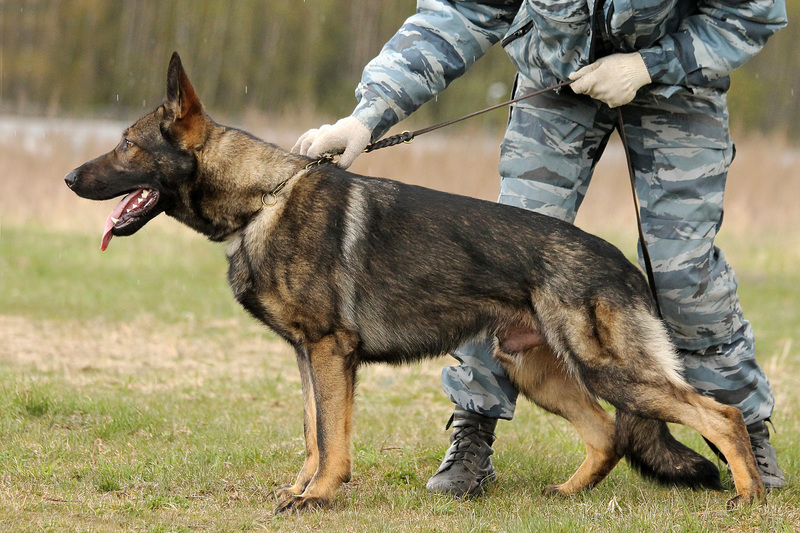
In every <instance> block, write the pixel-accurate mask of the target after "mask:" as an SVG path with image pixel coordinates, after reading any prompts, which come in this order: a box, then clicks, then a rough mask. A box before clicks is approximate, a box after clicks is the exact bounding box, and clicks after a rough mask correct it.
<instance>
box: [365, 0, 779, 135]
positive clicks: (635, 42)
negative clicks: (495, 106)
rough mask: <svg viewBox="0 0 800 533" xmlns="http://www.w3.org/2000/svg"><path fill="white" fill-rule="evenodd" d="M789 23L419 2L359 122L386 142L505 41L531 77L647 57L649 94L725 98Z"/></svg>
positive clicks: (744, 4) (736, 14)
mask: <svg viewBox="0 0 800 533" xmlns="http://www.w3.org/2000/svg"><path fill="white" fill-rule="evenodd" d="M786 21H787V19H786V5H785V0H489V1H482V2H470V1H457V0H456V1H448V0H418V2H417V12H416V13H415V14H414V15H413V16H411V17H410V18H409V19H407V20H406V22H405V23H404V24H403V26H402V27H401V28H400V29H399V30H398V32H397V34H395V36H394V37H392V39H391V40H390V41H389V42H388V43H386V45H385V46H384V47H383V50H381V53H380V54H379V55H378V57H376V58H375V59H373V60H372V61H370V63H369V64H368V65H367V66H366V68H365V69H364V74H363V76H362V80H361V83H360V84H359V85H358V88H357V89H356V98H357V99H358V105H357V106H356V109H355V111H354V112H353V115H354V116H355V117H356V118H358V119H359V120H361V122H363V123H364V124H365V125H367V127H368V128H370V129H371V130H372V132H373V139H377V138H379V137H381V136H382V135H384V134H385V133H386V131H388V129H389V128H390V127H391V126H393V125H394V124H396V123H398V122H400V121H401V120H402V119H404V118H405V117H406V116H408V115H409V114H411V113H412V112H413V111H414V110H416V109H417V108H418V107H419V106H421V105H422V104H423V103H425V102H427V101H428V100H430V99H431V98H432V97H433V96H435V95H436V94H438V93H439V92H441V91H442V90H444V89H445V88H446V87H447V86H448V85H449V84H450V82H452V81H453V80H454V79H455V78H457V77H459V76H461V75H462V74H464V72H466V71H467V69H469V67H470V66H472V64H473V63H475V61H477V60H478V59H479V58H480V57H481V56H482V55H483V54H484V53H486V51H487V50H488V49H489V48H490V47H491V46H492V45H494V44H496V43H498V42H502V46H504V47H505V49H506V51H507V52H508V55H509V57H510V58H511V60H512V62H513V63H514V65H515V66H516V67H517V69H518V70H519V72H520V73H522V74H523V75H525V76H527V77H529V78H534V79H536V78H537V76H534V74H535V73H536V71H543V72H545V73H548V75H549V76H548V77H553V79H554V80H556V79H557V80H566V79H567V78H568V76H569V74H570V73H572V72H574V71H576V70H578V69H579V68H580V67H582V66H584V65H587V64H589V63H591V62H592V61H594V60H595V59H596V58H598V57H600V56H602V55H605V54H608V53H613V52H634V51H638V52H640V53H641V54H642V57H643V58H644V61H645V64H646V65H647V68H648V70H649V72H650V77H651V79H652V80H653V84H651V85H650V86H649V87H648V90H651V91H655V92H659V93H660V94H662V95H664V96H669V95H670V94H673V93H674V92H675V91H676V87H678V86H684V87H709V88H717V89H720V90H723V91H725V90H727V88H728V85H729V78H728V75H729V74H730V73H731V72H732V71H733V70H734V69H736V68H738V67H739V66H741V65H742V64H744V63H745V62H746V61H747V60H749V59H750V58H751V57H753V56H754V55H755V54H757V53H758V52H759V51H760V50H761V48H762V47H763V46H764V44H765V43H766V41H767V39H768V38H769V37H770V36H771V35H772V34H774V33H775V32H776V31H777V30H779V29H780V28H781V27H783V26H785V25H786Z"/></svg>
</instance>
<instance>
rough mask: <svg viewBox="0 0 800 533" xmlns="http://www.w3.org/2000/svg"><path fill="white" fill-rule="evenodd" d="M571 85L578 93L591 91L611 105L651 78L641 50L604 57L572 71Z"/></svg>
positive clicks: (621, 101)
mask: <svg viewBox="0 0 800 533" xmlns="http://www.w3.org/2000/svg"><path fill="white" fill-rule="evenodd" d="M569 79H571V80H573V82H572V85H570V87H571V88H572V90H573V91H575V92H576V93H578V94H588V95H589V96H591V97H592V98H594V99H595V100H600V101H601V102H604V103H606V104H608V107H619V106H621V105H625V104H627V103H628V102H630V101H631V100H633V98H634V97H635V96H636V91H638V90H639V88H640V87H642V86H644V85H647V84H648V83H650V82H651V81H652V80H651V79H650V73H649V72H648V71H647V65H645V64H644V59H642V56H641V54H639V53H638V52H634V53H632V54H612V55H610V56H606V57H602V58H600V59H598V60H597V61H595V62H594V63H592V64H591V65H587V66H585V67H583V68H582V69H580V70H578V71H577V72H573V73H572V74H570V75H569Z"/></svg>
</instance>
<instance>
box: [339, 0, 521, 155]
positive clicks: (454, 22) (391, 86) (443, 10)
mask: <svg viewBox="0 0 800 533" xmlns="http://www.w3.org/2000/svg"><path fill="white" fill-rule="evenodd" d="M489 4H493V5H489ZM508 4H509V2H487V3H482V2H460V1H446V0H418V2H417V12H416V14H414V15H413V16H411V17H410V18H409V19H407V20H406V21H405V23H404V24H403V26H402V27H401V28H400V30H398V32H397V34H396V35H395V36H394V37H392V39H391V40H389V42H388V43H386V45H385V46H384V47H383V50H381V53H380V54H379V55H378V57H376V58H375V59H373V60H372V61H370V62H369V64H367V66H366V67H365V69H364V73H363V75H362V78H361V83H359V85H358V88H357V89H356V98H357V99H358V105H357V106H356V108H355V110H354V111H353V116H354V117H356V118H357V119H359V120H360V121H361V122H362V123H364V124H365V125H366V126H367V127H368V128H369V129H370V131H372V138H373V139H378V138H380V137H381V136H383V135H384V134H385V133H386V132H387V131H388V130H389V128H391V127H392V126H393V125H395V124H397V123H398V122H400V121H401V120H403V119H404V118H406V117H407V116H408V115H410V114H411V113H413V112H414V111H415V110H416V109H417V108H419V107H420V106H421V105H422V104H424V103H425V102H427V101H428V100H430V99H431V98H433V97H434V96H435V95H437V94H439V93H440V92H441V91H443V90H444V89H445V88H446V87H447V86H448V85H449V84H450V82H452V81H453V80H454V79H456V78H457V77H459V76H461V75H462V74H464V72H466V71H467V69H469V67H471V66H472V65H473V64H474V63H475V61H477V60H478V59H479V58H480V57H481V56H482V55H483V54H485V53H486V51H487V50H488V49H489V48H490V47H491V46H492V45H493V44H495V43H496V42H498V41H499V40H500V39H501V38H502V37H503V35H504V34H505V32H506V31H507V30H508V27H509V25H510V23H511V20H512V19H513V17H514V15H515V14H516V12H517V11H518V9H519V2H512V3H510V4H511V5H508Z"/></svg>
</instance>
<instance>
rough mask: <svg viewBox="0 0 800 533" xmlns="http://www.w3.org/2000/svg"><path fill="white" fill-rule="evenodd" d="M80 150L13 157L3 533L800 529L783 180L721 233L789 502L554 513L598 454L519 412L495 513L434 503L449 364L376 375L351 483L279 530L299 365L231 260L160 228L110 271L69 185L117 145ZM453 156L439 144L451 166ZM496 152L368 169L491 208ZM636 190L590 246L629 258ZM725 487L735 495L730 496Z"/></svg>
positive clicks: (365, 385) (790, 209) (291, 457)
mask: <svg viewBox="0 0 800 533" xmlns="http://www.w3.org/2000/svg"><path fill="white" fill-rule="evenodd" d="M294 136H295V135H294V134H293V133H290V134H289V135H287V137H290V138H291V137H294ZM69 139H70V137H69V136H67V135H66V134H61V133H52V132H50V133H45V134H42V136H41V139H37V145H44V147H45V148H47V150H46V152H47V153H48V154H50V155H49V156H48V157H39V156H38V154H36V153H27V152H26V151H25V150H23V149H20V148H19V147H16V146H14V145H13V143H12V144H11V145H10V147H9V145H8V142H7V140H5V141H3V140H2V139H0V141H2V142H0V171H1V172H0V174H2V175H3V176H4V179H3V180H0V530H3V531H59V532H61V531H75V532H79V531H93V532H94V531H98V532H102V531H143V532H168V531H169V532H172V531H178V532H190V531H191V532H194V531H262V530H267V531H287V530H291V531H315V532H319V531H337V532H339V531H378V532H380V531H387V532H388V531H392V532H394V531H425V532H428V531H474V532H495V531H509V532H528V531H531V532H539V531H552V532H562V531H563V532H573V531H615V532H616V531H621V532H637V531H691V532H704V531H708V532H715V531H726V532H734V531H737V532H738V531H765V532H767V531H769V532H772V531H796V530H798V529H800V489H798V488H797V486H796V483H797V475H796V473H797V471H798V467H799V466H800V415H798V414H797V413H798V412H800V409H798V408H799V407H800V391H799V390H798V389H797V387H796V384H795V383H796V380H797V376H798V375H800V357H799V356H798V345H800V342H798V339H800V328H799V326H798V325H799V324H800V317H799V316H798V313H799V312H800V311H799V309H800V308H799V307H798V303H797V302H798V301H800V274H798V272H797V269H796V265H797V263H798V259H800V257H798V256H800V252H798V250H800V246H798V241H800V234H798V232H797V231H796V230H792V229H787V228H792V227H794V224H793V222H795V221H798V220H799V219H798V212H797V210H796V209H795V208H794V204H793V198H796V195H794V194H793V193H792V192H791V191H788V190H786V187H787V186H788V185H787V184H789V185H790V184H792V183H796V182H797V180H796V176H793V175H790V174H787V172H789V171H788V170H786V169H783V170H781V168H779V165H778V164H777V163H774V162H773V163H770V166H767V165H766V164H765V163H761V162H759V167H751V168H752V169H755V170H758V169H759V168H761V167H765V168H767V171H766V172H765V173H762V174H760V176H761V179H760V181H758V183H757V184H756V182H755V181H753V180H749V181H747V180H742V179H740V180H738V181H736V182H735V183H732V186H731V188H730V191H729V192H730V197H729V200H726V201H727V202H728V205H729V206H732V207H733V209H729V212H736V208H739V212H740V213H741V216H739V217H737V218H731V217H730V216H728V220H726V228H728V231H730V233H728V234H726V233H723V236H722V237H721V240H720V244H721V246H722V248H723V249H724V250H725V252H726V254H727V255H728V258H729V259H730V260H731V261H732V263H733V264H734V266H735V267H736V269H737V273H738V275H739V280H740V284H741V288H740V296H741V298H742V302H743V306H744V308H745V310H746V314H747V316H748V318H749V319H750V320H751V321H752V322H753V325H754V327H755V330H756V332H757V337H758V357H759V361H760V362H761V364H762V366H764V368H765V370H766V371H767V374H768V375H769V377H770V379H771V381H772V384H773V386H774V388H775V392H776V399H777V403H778V405H777V409H776V413H775V416H774V420H775V427H776V429H777V434H775V435H774V437H773V442H774V443H775V445H776V447H777V448H778V452H779V456H780V459H781V465H782V467H783V468H784V470H785V471H786V473H787V476H788V481H789V488H787V489H786V490H784V491H781V492H779V493H777V494H773V495H771V496H770V498H769V503H768V505H766V506H764V507H759V508H754V509H742V510H738V511H734V512H725V511H724V509H725V501H726V500H727V499H728V498H729V497H730V496H731V495H732V494H731V492H730V490H729V491H727V492H724V493H720V494H717V493H710V492H693V491H689V490H679V489H672V488H664V487H660V486H656V485H654V484H652V483H649V482H646V481H644V480H642V479H641V478H640V477H639V476H637V475H636V474H634V473H633V472H632V471H631V470H630V469H629V468H628V467H627V466H625V465H621V466H620V467H618V468H617V469H615V470H614V471H613V472H612V473H611V475H610V476H609V478H608V479H606V480H605V481H604V482H603V483H602V484H600V485H599V486H598V487H597V488H596V489H595V490H593V491H591V492H589V493H586V494H582V495H580V496H577V497H575V498H570V499H567V500H560V499H552V498H546V497H544V496H542V495H541V491H542V488H543V487H544V486H545V485H548V484H551V483H555V482H559V481H563V480H564V479H566V478H567V477H568V476H569V475H570V474H571V473H572V472H573V471H574V470H575V469H576V468H577V466H578V465H579V464H580V462H581V461H582V459H583V455H584V452H583V449H582V446H581V444H580V441H579V439H578V437H577V435H576V434H575V432H574V431H573V430H572V428H571V427H570V426H569V425H568V424H566V423H565V422H564V421H563V420H561V419H559V418H557V417H555V416H552V415H547V414H545V413H543V412H542V411H541V410H540V409H538V408H535V407H532V406H530V405H529V404H527V402H524V401H523V402H521V405H520V406H519V408H518V410H517V414H516V416H515V419H514V421H513V422H502V423H501V424H500V425H499V426H498V440H497V442H496V447H495V448H496V454H495V456H494V461H495V465H496V467H497V470H498V473H499V477H498V480H497V482H496V483H495V484H494V485H493V486H492V488H491V490H490V492H489V493H488V494H487V495H486V496H485V497H484V498H482V499H479V500H474V501H466V502H462V501H454V500H452V499H450V498H446V497H442V496H436V495H432V494H429V493H428V492H427V491H426V490H425V488H424V486H425V482H426V480H427V479H428V477H429V476H430V475H431V474H432V473H433V471H435V469H436V467H437V466H438V463H439V460H440V459H441V457H442V454H443V453H444V450H445V449H446V447H447V436H448V433H449V432H447V431H445V430H444V423H445V421H446V420H447V418H448V416H449V415H450V413H451V410H452V407H451V405H450V403H449V401H448V400H447V399H446V398H445V397H444V394H443V393H442V392H441V386H440V383H439V373H440V371H441V367H442V366H443V365H445V364H450V360H448V359H440V360H436V361H431V362H426V363H423V364H418V365H410V366H406V367H401V368H389V367H386V366H373V367H368V368H365V369H364V370H363V371H362V372H361V373H360V382H359V389H358V394H359V397H358V400H357V404H356V423H355V428H356V429H355V432H356V435H355V440H354V448H353V457H354V461H355V465H354V478H353V480H352V481H351V482H350V483H348V484H347V485H346V486H345V487H344V488H343V489H342V490H340V491H339V493H338V495H337V497H336V500H335V502H334V508H333V509H332V510H330V511H327V512H324V513H312V514H308V515H302V516H287V517H275V516H273V515H272V514H271V510H272V508H273V506H274V505H275V501H274V499H273V497H272V495H271V492H272V491H273V490H274V489H275V487H277V486H279V485H281V484H283V483H286V482H289V481H291V480H292V478H293V476H294V474H295V473H296V471H297V470H298V469H299V468H300V466H301V465H302V461H303V441H302V407H301V404H302V400H301V392H300V383H299V376H298V372H297V369H296V365H295V362H294V356H293V354H292V353H291V350H290V349H289V348H288V347H287V346H286V345H285V344H284V343H282V342H280V341H279V340H277V339H276V338H275V337H274V336H273V335H272V334H271V333H269V332H267V331H265V330H264V329H263V328H261V327H260V326H259V325H258V324H256V323H255V322H254V321H253V320H252V319H251V318H249V317H248V316H247V315H246V314H245V313H244V312H243V311H242V310H241V309H239V307H238V306H237V305H236V304H235V302H234V301H233V298H232V297H231V294H230V289H229V288H228V287H227V284H226V281H225V271H226V265H225V259H224V251H223V249H222V247H221V246H220V245H215V244H212V243H209V242H206V241H204V240H203V239H202V238H201V237H198V236H195V235H191V234H190V233H189V232H188V231H187V230H185V229H182V228H179V227H178V226H177V225H175V223H174V222H172V221H169V220H166V219H165V220H160V219H159V220H156V221H154V222H153V223H151V224H148V226H147V227H146V228H144V229H143V230H142V231H141V232H139V233H137V235H135V236H133V237H129V238H126V239H115V240H114V241H112V243H111V246H110V248H109V250H108V251H107V252H105V253H100V252H99V250H98V248H99V238H100V229H101V227H102V221H103V220H104V217H105V215H106V214H107V213H108V211H109V210H110V207H108V206H105V205H102V204H100V205H95V204H92V203H90V202H86V201H82V200H78V199H75V198H74V197H73V196H72V195H71V194H70V193H69V191H67V190H66V188H65V187H63V185H62V184H60V183H58V182H59V181H60V179H61V178H60V176H63V174H64V173H65V172H66V170H68V169H69V168H71V167H72V166H75V165H77V164H78V163H80V162H82V161H83V160H85V159H87V158H88V157H90V156H94V155H97V153H100V152H101V151H102V150H103V149H107V148H110V146H112V145H113V143H114V142H115V140H111V141H110V142H109V143H108V146H105V144H103V145H101V146H98V147H94V146H81V147H78V149H77V151H76V149H75V147H74V146H73V145H72V144H70V143H69V142H66V141H68V140H69ZM103 142H104V143H105V141H103ZM24 144H25V146H27V145H28V144H29V143H24ZM284 144H285V143H284ZM434 144H435V143H434ZM420 146H423V145H420ZM460 146H461V145H458V146H455V147H454V146H450V145H446V146H445V152H450V153H452V151H453V150H454V149H462V150H463V147H461V148H459V147H460ZM759 146H761V145H759ZM739 148H740V150H739V151H740V155H739V156H737V162H741V161H742V160H744V161H745V163H746V157H747V154H748V153H753V150H746V149H742V147H741V145H740V146H739ZM407 149H408V148H406V150H407ZM764 149H766V148H764ZM495 151H496V147H495V146H494V145H493V146H492V147H490V148H489V149H485V147H484V146H482V145H481V146H480V147H478V148H476V149H473V150H466V152H467V153H468V154H469V156H470V157H468V158H463V160H462V158H456V157H449V158H446V165H445V167H441V165H438V163H431V162H430V161H431V157H432V156H431V155H430V154H428V155H426V153H427V152H426V151H425V149H424V148H422V149H415V151H414V152H413V153H412V155H408V154H410V153H411V152H408V151H407V152H405V154H406V155H403V156H396V157H398V158H400V159H403V158H406V159H407V161H406V160H402V161H399V162H398V161H397V160H395V161H394V162H392V160H391V158H392V157H395V156H392V155H381V156H380V157H386V158H388V159H374V160H366V159H365V160H364V163H363V164H362V166H364V168H360V169H357V170H359V171H361V172H366V173H371V174H383V175H392V172H391V170H386V169H392V168H397V165H398V164H400V163H402V164H404V165H407V166H410V168H412V170H413V169H415V168H416V169H437V172H439V173H441V174H442V175H446V176H450V179H451V180H452V181H451V182H449V183H445V184H442V183H441V182H438V181H437V182H434V181H433V180H434V179H436V178H437V177H436V176H431V175H430V174H429V175H427V176H421V177H419V180H418V181H420V182H424V180H428V182H430V183H435V185H437V186H439V185H443V186H442V187H441V188H445V189H450V190H459V191H461V192H467V193H469V194H473V195H477V196H482V197H487V198H490V197H492V196H493V195H494V194H495V193H494V192H492V191H489V192H485V191H486V189H485V187H486V183H492V184H495V181H494V179H493V178H487V177H486V175H487V173H488V172H490V170H487V169H491V168H493V167H494V165H495V162H490V163H489V164H485V162H483V161H482V158H483V155H484V154H487V153H495ZM434 152H435V150H432V151H431V153H432V154H433V156H437V157H438V155H439V154H436V153H434ZM420 153H422V154H423V155H422V156H420V155H419V154H420ZM389 154H391V152H389ZM426 157H427V159H426ZM373 161H376V162H377V163H375V165H376V166H377V168H375V169H372V168H369V167H370V165H372V164H373V163H372V162H373ZM461 164H463V166H462V167H459V166H458V165H461ZM623 164H624V163H623ZM381 165H384V166H381ZM776 165H777V166H776ZM467 171H469V172H467ZM753 173H754V175H755V174H756V173H755V172H753ZM608 174H613V171H612V172H609V173H608ZM608 174H606V175H604V176H598V179H601V180H605V179H607V177H608ZM456 176H457V177H458V179H457V180H456V179H455V178H454V177H456ZM6 178H8V179H6ZM493 186H495V185H492V187H493ZM625 186H626V185H625V183H624V181H623V182H622V186H621V187H618V186H617V185H613V184H611V183H608V182H607V185H606V186H605V187H604V186H603V185H601V186H600V188H599V191H598V193H597V194H599V196H595V197H594V199H587V203H589V205H587V206H585V208H584V211H583V213H584V215H582V216H583V217H584V218H583V223H584V226H585V227H589V228H590V229H592V230H595V231H596V230H597V228H598V227H599V228H600V229H601V230H607V231H605V232H603V231H601V233H603V234H604V235H605V236H607V237H608V238H610V240H612V241H613V242H615V243H622V247H623V249H624V250H625V251H626V253H627V254H628V256H629V257H630V256H631V255H632V253H633V242H634V241H633V238H632V236H633V234H634V233H633V231H628V230H629V229H631V226H630V224H629V222H630V220H629V219H627V218H626V219H625V220H624V221H623V223H619V219H618V216H619V213H620V212H621V210H619V209H613V210H609V209H607V207H606V206H608V205H618V204H620V203H621V202H629V199H628V197H627V194H629V193H628V191H626V190H625ZM779 186H780V188H779ZM482 187H483V188H482ZM613 190H618V191H621V192H619V195H618V197H614V196H611V197H609V196H604V195H606V194H610V191H613ZM769 190H782V191H784V193H783V194H781V195H780V197H779V198H778V199H777V200H775V205H774V206H772V209H771V210H770V213H772V214H775V215H776V216H779V218H780V219H781V221H782V222H781V224H779V225H777V226H776V225H775V223H774V220H773V219H772V218H769V219H768V217H764V216H763V214H761V213H763V212H765V211H764V206H766V205H771V204H769V203H768V202H767V200H765V199H764V198H763V196H760V195H763V191H769ZM481 191H482V192H481ZM795 192H796V191H795ZM590 194H592V193H590ZM625 205H627V204H625ZM76 209H80V211H81V212H80V214H76V213H75V212H74V211H75V210H76ZM609 211H612V212H610V213H609ZM628 215H629V214H628ZM628 215H626V216H628ZM161 218H165V217H161ZM598 221H600V222H603V223H605V224H603V223H598ZM619 227H625V228H626V231H625V232H624V233H620V232H618V231H617V228H619ZM676 434H677V435H678V436H679V438H680V439H681V440H683V441H684V442H686V443H688V444H689V445H690V446H692V447H693V448H695V449H697V450H700V451H702V452H703V453H706V454H708V453H709V452H708V450H707V448H706V447H705V445H704V444H703V442H702V440H701V439H700V437H699V436H698V435H696V434H694V433H693V432H691V431H688V430H685V429H683V428H676ZM725 482H726V483H727V484H728V486H730V480H729V479H727V476H725Z"/></svg>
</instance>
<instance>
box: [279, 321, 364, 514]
mask: <svg viewBox="0 0 800 533" xmlns="http://www.w3.org/2000/svg"><path fill="white" fill-rule="evenodd" d="M354 349H355V342H353V340H352V339H351V338H350V337H349V335H347V334H342V335H336V334H332V335H329V336H327V337H324V338H323V339H322V340H320V341H319V342H317V343H315V344H314V345H312V346H311V348H310V349H309V350H308V356H307V360H305V361H302V362H301V363H300V367H301V372H302V373H303V374H304V376H305V377H304V378H303V385H304V387H303V390H304V394H305V395H306V402H305V403H306V418H305V424H306V454H307V455H306V461H305V463H304V465H303V468H302V469H301V470H300V474H299V475H298V476H297V481H296V482H295V485H293V486H291V487H288V488H286V489H284V490H282V491H280V492H277V493H276V494H277V496H278V506H277V507H276V508H275V513H283V512H289V511H303V510H309V509H315V508H319V507H327V506H329V505H330V504H331V502H332V501H333V496H334V494H335V493H336V490H337V489H338V488H339V487H340V486H341V485H342V483H344V482H346V481H348V480H349V479H350V475H351V466H352V458H351V453H350V446H351V438H352V427H353V402H354V395H355V381H356V359H355V356H354V352H353V350H354ZM306 380H307V381H308V384H307V383H306ZM306 390H308V392H309V393H310V394H308V393H306V392H305V391H306ZM301 488H302V491H301V492H299V493H298V491H300V489H301Z"/></svg>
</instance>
